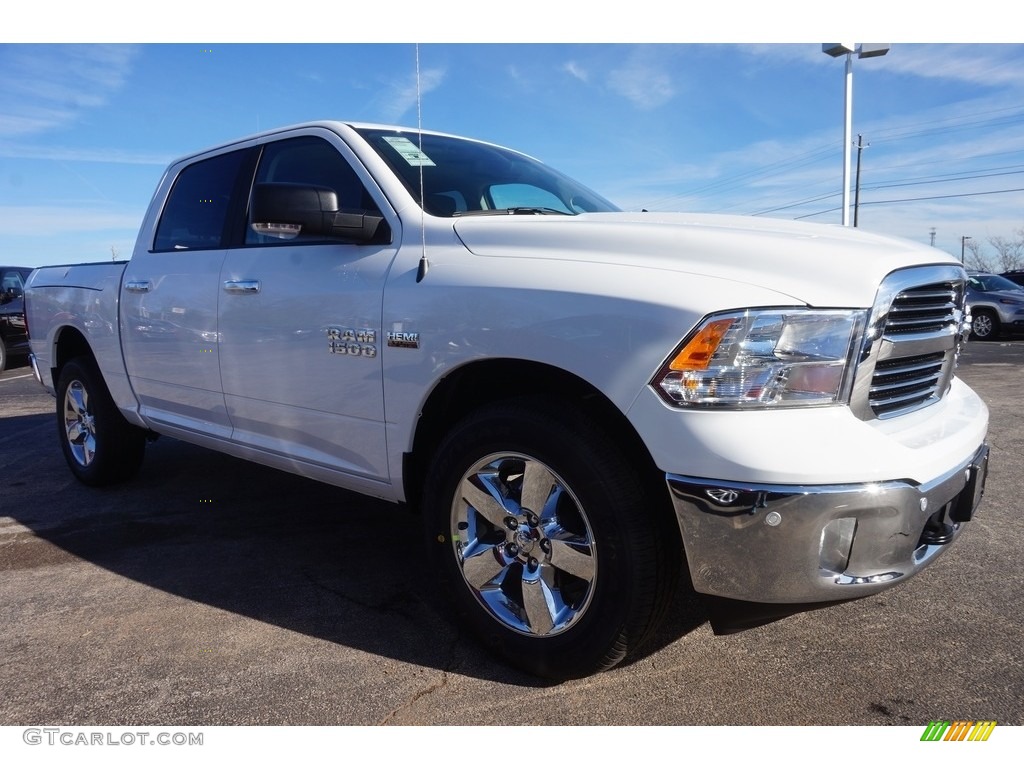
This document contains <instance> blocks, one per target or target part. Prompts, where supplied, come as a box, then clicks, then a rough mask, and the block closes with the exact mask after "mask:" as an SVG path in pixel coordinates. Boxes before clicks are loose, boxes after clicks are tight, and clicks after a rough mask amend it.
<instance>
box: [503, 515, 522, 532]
mask: <svg viewBox="0 0 1024 768" xmlns="http://www.w3.org/2000/svg"><path fill="white" fill-rule="evenodd" d="M505 527H506V528H508V529H509V530H510V531H514V530H515V529H516V528H518V527H519V521H518V520H516V519H515V518H514V517H512V515H509V516H508V517H506V518H505Z"/></svg>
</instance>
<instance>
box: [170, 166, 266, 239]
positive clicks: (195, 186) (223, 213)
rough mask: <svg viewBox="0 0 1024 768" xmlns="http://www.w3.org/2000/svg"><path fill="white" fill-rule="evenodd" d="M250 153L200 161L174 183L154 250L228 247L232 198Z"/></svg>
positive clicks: (184, 171)
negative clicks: (226, 242)
mask: <svg viewBox="0 0 1024 768" xmlns="http://www.w3.org/2000/svg"><path fill="white" fill-rule="evenodd" d="M249 156H251V153H250V151H249V150H238V151H235V152H228V153H226V154H223V155H217V156H216V157H211V158H209V159H208V160H200V161H199V162H198V163H193V164H192V165H190V166H188V167H186V168H185V169H184V170H183V171H182V172H181V173H180V174H179V175H178V178H177V179H176V180H175V182H174V187H173V189H171V194H170V196H169V197H168V199H167V204H166V205H165V206H164V211H163V214H162V215H161V216H160V223H159V224H158V225H157V228H156V238H155V240H154V242H153V250H154V251H182V250H201V249H207V248H223V247H226V245H225V241H226V237H227V234H228V225H229V214H230V212H231V202H232V199H233V197H232V195H233V193H234V191H235V189H236V187H237V184H238V181H239V172H240V171H241V170H242V168H243V165H244V163H245V159H246V158H247V157H249Z"/></svg>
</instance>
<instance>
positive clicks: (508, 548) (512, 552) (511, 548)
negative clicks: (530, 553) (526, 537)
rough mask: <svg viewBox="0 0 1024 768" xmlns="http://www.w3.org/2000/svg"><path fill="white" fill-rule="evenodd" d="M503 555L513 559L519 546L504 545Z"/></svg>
mask: <svg viewBox="0 0 1024 768" xmlns="http://www.w3.org/2000/svg"><path fill="white" fill-rule="evenodd" d="M505 554H506V555H508V556H509V557H515V556H516V555H518V554H519V545H518V544H507V545H505Z"/></svg>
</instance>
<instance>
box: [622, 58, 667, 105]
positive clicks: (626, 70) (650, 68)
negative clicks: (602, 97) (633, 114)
mask: <svg viewBox="0 0 1024 768" xmlns="http://www.w3.org/2000/svg"><path fill="white" fill-rule="evenodd" d="M644 51H645V49H640V52H639V53H636V54H634V55H633V56H631V57H630V58H629V59H628V60H627V61H626V62H625V63H624V64H623V65H622V66H621V67H618V68H616V69H613V70H612V71H611V72H610V73H609V75H608V86H609V87H610V88H611V89H612V90H613V91H615V92H616V93H618V94H619V95H620V96H623V97H625V98H626V99H628V100H629V101H631V102H633V104H634V105H636V106H637V107H638V108H640V109H655V108H656V107H660V106H662V105H664V104H667V103H668V102H669V101H671V100H672V97H673V96H675V93H676V91H675V87H674V85H673V83H672V77H671V75H669V73H668V72H667V71H666V70H665V69H664V68H663V67H662V66H660V65H659V64H658V63H657V62H656V61H654V60H652V59H651V57H649V56H648V55H647V54H646V53H645V52H644Z"/></svg>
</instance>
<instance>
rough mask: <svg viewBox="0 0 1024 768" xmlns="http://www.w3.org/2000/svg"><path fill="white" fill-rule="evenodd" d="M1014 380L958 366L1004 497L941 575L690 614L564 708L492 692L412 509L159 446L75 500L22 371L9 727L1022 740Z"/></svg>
mask: <svg viewBox="0 0 1024 768" xmlns="http://www.w3.org/2000/svg"><path fill="white" fill-rule="evenodd" d="M1022 366H1024V342H1022V341H1004V342H988V343H972V344H970V345H969V346H968V349H967V352H966V354H965V356H964V362H963V364H962V368H961V371H960V375H961V376H962V378H963V379H965V380H966V381H967V382H968V383H969V384H970V385H971V386H973V387H975V388H976V389H977V390H978V391H979V392H980V393H981V395H982V396H983V397H984V399H985V400H986V402H987V403H988V404H989V407H990V410H991V418H992V421H991V436H990V439H991V446H992V458H991V472H990V477H989V483H988V488H987V492H986V496H985V499H984V502H983V506H982V508H981V510H980V512H979V513H978V515H977V517H976V518H975V520H974V521H973V522H972V523H970V524H969V525H968V527H967V529H966V530H965V532H964V534H963V535H962V536H961V538H960V540H959V541H958V542H957V545H956V546H955V547H953V548H951V550H950V551H949V552H948V553H946V554H945V555H944V556H943V557H942V558H940V559H939V561H938V562H937V563H936V564H935V565H934V566H933V567H932V568H930V569H928V570H927V571H925V572H924V573H922V574H921V575H920V576H918V577H917V578H915V579H913V580H911V581H910V582H908V583H906V584H904V585H901V586H900V587H898V588H896V589H893V590H890V591H888V592H884V593H882V594H880V595H877V596H875V597H872V598H867V599H864V600H860V601H855V602H851V603H845V604H841V605H831V606H828V607H823V608H819V609H816V610H811V611H805V612H800V613H796V614H794V615H789V616H786V617H783V618H779V619H777V620H767V619H766V618H765V617H757V616H754V615H752V614H749V613H747V612H745V610H734V611H732V613H731V615H727V613H728V612H727V610H726V609H727V608H728V606H721V605H713V604H709V603H708V602H706V601H704V600H702V599H698V598H695V597H693V596H691V595H687V594H685V593H683V594H681V595H680V597H679V598H677V602H676V606H675V609H674V611H673V613H672V615H671V617H670V620H669V621H668V622H667V623H666V625H665V626H664V627H663V629H662V630H661V633H660V635H659V637H658V642H657V643H656V646H655V648H653V649H652V650H651V651H650V652H649V653H647V654H646V655H644V656H643V657H641V658H639V659H636V660H634V661H633V662H632V663H630V664H627V665H626V666H623V667H620V668H618V669H615V670H613V671H611V672H608V673H605V674H602V675H597V676H595V677H592V678H589V679H585V680H578V681H572V682H567V683H563V684H559V685H549V684H546V683H543V682H540V681H537V680H534V679H532V678H529V677H526V676H524V675H521V674H519V673H517V672H514V671H511V670H509V669H507V668H506V667H503V666H502V665H500V664H499V663H498V662H496V661H494V660H492V659H491V658H490V657H489V656H487V655H486V654H485V653H483V652H482V651H481V650H480V649H479V648H478V647H477V646H476V645H475V644H474V642H473V641H472V639H471V638H468V637H465V636H463V634H462V633H461V632H460V631H459V629H458V628H457V627H456V626H455V625H454V624H452V623H451V621H450V620H449V619H448V617H447V616H446V614H444V613H443V612H442V611H440V610H438V608H437V607H436V606H435V604H434V602H433V601H432V599H431V596H430V595H429V594H428V589H429V588H428V586H427V584H428V580H427V579H426V578H425V575H424V568H425V564H424V561H423V557H422V556H421V545H420V540H419V525H418V523H417V521H416V520H415V519H413V518H411V516H410V515H409V514H408V513H406V512H404V511H403V510H401V509H398V508H394V507H392V506H390V505H387V504H383V503H378V502H374V501H368V500H366V499H364V498H362V497H358V496H354V495H352V494H348V493H345V492H343V491H340V490H337V489H334V488H331V487H328V486H324V485H319V484H317V483H314V482H311V481H307V480H303V479H301V478H298V477H293V476H290V475H286V474H283V473H279V472H276V471H273V470H269V469H265V468H262V467H258V466H255V465H251V464H247V463H244V462H241V461H238V460H235V459H232V458H230V457H227V456H223V455H219V454H215V453H212V452H209V451H206V450H204V449H200V448H196V447H193V446H189V445H187V444H184V443H181V442H177V441H175V440H170V439H161V440H159V441H158V442H156V443H155V444H153V445H151V446H150V447H149V450H148V454H147V459H146V462H145V464H144V466H143V470H142V473H141V474H140V476H139V477H138V478H136V479H135V480H134V481H132V482H130V483H128V484H126V485H122V486H118V487H117V488H114V489H106V490H94V489H89V488H85V487H83V486H80V485H78V484H77V483H76V482H75V481H74V480H73V479H72V477H71V475H70V473H69V472H68V471H67V469H66V467H65V465H64V461H63V458H62V456H61V454H60V450H59V448H58V446H57V443H56V440H55V434H54V433H55V427H54V418H53V410H54V401H53V400H52V398H50V397H49V396H48V395H46V394H45V393H44V392H43V391H42V390H41V389H40V388H39V387H38V385H37V384H36V383H35V381H34V380H33V379H32V378H31V376H30V375H29V369H28V368H27V367H26V366H24V365H21V366H20V367H13V368H11V369H9V370H8V371H6V372H5V373H3V374H2V375H0V574H2V575H0V659H2V662H0V689H2V692H3V695H2V696H0V725H8V726H11V725H18V726H24V725H29V724H39V723H51V724H65V725H92V724H107V725H110V724H113V725H146V724H165V725H181V726H198V725H239V724H244V725H290V724H305V725H379V724H399V725H441V724H458V725H470V724H472V725H485V724H486V725H509V724H515V725H531V724H546V725H613V724H621V725H906V726H915V727H920V728H922V729H923V728H924V727H925V726H926V725H927V724H928V723H929V721H931V720H935V719H939V718H946V719H968V720H981V719H987V720H995V721H997V722H998V723H999V724H1000V725H1021V724H1024V650H1022V648H1021V645H1022V638H1024V611H1022V610H1021V605H1022V604H1024V586H1022V585H1024V578H1022V575H1021V572H1020V571H1019V570H1018V569H1017V567H1016V566H1017V564H1018V562H1019V558H1020V553H1021V552H1022V551H1024V534H1022V526H1021V516H1020V499H1021V498H1024V425H1022V422H1021V418H1020V412H1021V411H1020V397H1021V390H1022V384H1024V374H1022ZM837 450H841V449H837ZM711 618H714V620H715V626H718V628H719V630H720V631H719V632H718V633H716V631H715V627H714V626H713V624H712V622H711V621H710V619H711ZM727 619H731V622H730V621H726V620H727ZM743 624H748V625H752V626H750V627H749V628H747V629H744V630H743V631H735V632H731V631H729V630H731V629H735V628H736V627H737V626H739V625H743Z"/></svg>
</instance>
